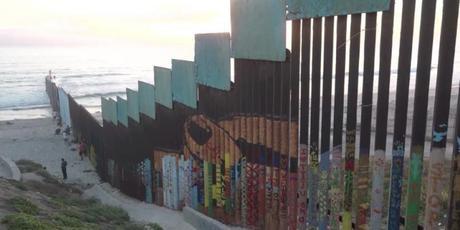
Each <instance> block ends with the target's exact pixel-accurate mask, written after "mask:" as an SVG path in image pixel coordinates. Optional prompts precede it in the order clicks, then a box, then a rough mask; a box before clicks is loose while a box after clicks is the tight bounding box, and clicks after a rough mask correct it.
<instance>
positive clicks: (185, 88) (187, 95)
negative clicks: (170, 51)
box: [171, 59, 196, 108]
mask: <svg viewBox="0 0 460 230" xmlns="http://www.w3.org/2000/svg"><path fill="white" fill-rule="evenodd" d="M171 81H172V82H171V85H172V93H173V100H174V101H177V102H180V103H182V104H184V105H187V106H189V107H192V108H196V80H195V64H194V63H193V62H191V61H183V60H174V59H173V60H172V80H171Z"/></svg>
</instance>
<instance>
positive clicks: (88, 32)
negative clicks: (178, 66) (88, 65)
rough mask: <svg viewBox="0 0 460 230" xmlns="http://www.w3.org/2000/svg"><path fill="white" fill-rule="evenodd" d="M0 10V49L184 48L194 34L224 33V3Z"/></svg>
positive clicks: (43, 3) (59, 1) (2, 4)
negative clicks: (119, 46) (88, 47)
mask: <svg viewBox="0 0 460 230" xmlns="http://www.w3.org/2000/svg"><path fill="white" fill-rule="evenodd" d="M0 8H1V9H3V10H2V15H0V35H2V36H0V46H8V45H19V46H20V45H52V44H57V45H60V44H61V45H68V44H76V45H79V44H84V45H90V44H92V43H93V44H110V43H115V44H131V45H155V44H157V45H159V44H162V45H179V46H180V45H187V46H189V45H191V44H193V39H194V34H196V33H210V32H229V31H230V1H228V0H196V1H188V0H134V1H121V0H115V1H113V0H111V1H110V0H80V1H73V0H15V1H7V0H2V1H0ZM1 37H3V38H1Z"/></svg>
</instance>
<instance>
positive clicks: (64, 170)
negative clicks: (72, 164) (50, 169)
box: [61, 158, 67, 180]
mask: <svg viewBox="0 0 460 230" xmlns="http://www.w3.org/2000/svg"><path fill="white" fill-rule="evenodd" d="M61 170H62V177H63V178H64V180H67V161H65V160H64V158H61Z"/></svg>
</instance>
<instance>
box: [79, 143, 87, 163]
mask: <svg viewBox="0 0 460 230" xmlns="http://www.w3.org/2000/svg"><path fill="white" fill-rule="evenodd" d="M85 152H86V144H85V139H82V140H81V141H80V145H79V146H78V154H80V158H81V160H83V154H85Z"/></svg>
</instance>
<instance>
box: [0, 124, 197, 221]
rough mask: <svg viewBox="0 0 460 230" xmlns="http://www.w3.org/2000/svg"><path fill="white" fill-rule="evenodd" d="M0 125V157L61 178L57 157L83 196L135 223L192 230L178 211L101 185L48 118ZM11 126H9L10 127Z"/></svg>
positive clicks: (96, 176) (70, 180) (91, 168)
mask: <svg viewBox="0 0 460 230" xmlns="http://www.w3.org/2000/svg"><path fill="white" fill-rule="evenodd" d="M8 123H9V124H7V122H0V154H3V155H5V156H7V157H8V158H10V159H12V160H13V161H17V160H20V159H28V160H32V161H35V162H37V163H40V164H42V165H43V166H44V167H46V169H47V170H48V171H49V173H50V174H52V175H54V176H57V177H59V178H62V174H61V168H60V161H61V158H64V159H66V161H67V162H68V168H67V173H68V180H67V181H66V183H70V184H76V185H79V186H80V187H83V188H87V190H86V192H85V195H87V196H93V197H96V198H98V199H100V200H101V201H102V202H103V203H106V204H110V205H115V206H119V207H122V208H123V209H125V210H126V211H127V212H128V213H129V215H130V217H131V218H132V219H134V220H136V221H144V222H157V223H159V224H160V225H161V226H162V227H163V228H164V229H194V228H193V227H192V226H191V225H189V224H188V223H186V222H185V220H184V219H183V217H182V214H181V212H177V211H173V210H169V209H165V208H162V207H158V206H155V205H151V204H146V203H143V202H140V201H137V200H134V199H131V198H129V197H127V196H124V195H123V194H121V193H120V192H119V191H118V190H115V189H113V188H112V187H110V186H109V185H108V184H105V183H104V184H101V181H100V179H99V177H98V175H97V174H96V173H95V171H94V168H93V167H92V166H91V164H90V163H89V161H88V160H87V159H85V160H84V161H81V160H80V158H79V156H78V154H77V152H75V151H72V150H71V146H67V145H66V144H65V143H64V140H63V138H62V136H61V135H59V136H56V135H54V130H55V128H56V126H55V124H54V122H53V120H52V119H51V118H43V119H32V120H14V121H9V122H8ZM11 123H12V124H11Z"/></svg>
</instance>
